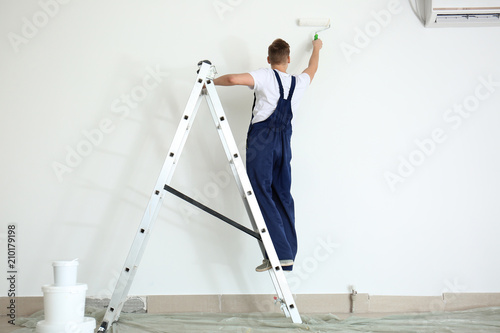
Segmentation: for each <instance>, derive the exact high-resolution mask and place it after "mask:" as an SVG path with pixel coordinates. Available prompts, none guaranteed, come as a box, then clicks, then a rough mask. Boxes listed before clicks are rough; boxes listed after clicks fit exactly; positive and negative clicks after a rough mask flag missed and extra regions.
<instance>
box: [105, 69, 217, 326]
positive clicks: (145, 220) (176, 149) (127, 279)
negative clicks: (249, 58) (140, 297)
mask: <svg viewBox="0 0 500 333" xmlns="http://www.w3.org/2000/svg"><path fill="white" fill-rule="evenodd" d="M202 69H203V70H200V72H199V75H198V78H197V81H196V83H195V84H194V87H193V89H192V91H191V95H190V97H189V100H188V103H187V104H186V107H185V110H184V114H183V117H182V119H181V121H180V123H179V126H178V128H177V131H176V133H175V136H174V139H173V141H172V144H171V146H170V149H169V152H168V155H167V157H166V159H165V162H164V164H163V166H162V169H161V172H160V175H159V176H158V179H157V182H156V185H155V187H154V190H153V193H152V194H151V198H150V200H149V203H148V206H147V208H146V210H145V212H144V215H143V217H142V220H141V223H140V225H139V228H138V231H137V233H136V236H135V238H134V240H133V243H132V246H131V248H130V251H129V254H128V256H127V259H126V260H125V264H124V267H123V269H122V271H121V273H120V276H119V278H118V281H117V283H116V287H115V290H114V291H113V295H112V297H111V301H110V303H109V306H108V308H107V310H106V313H105V315H104V319H103V324H104V323H106V327H109V325H110V324H112V323H113V322H115V321H117V320H118V317H119V316H120V313H121V310H122V308H123V305H124V304H125V301H126V299H127V296H128V292H129V290H130V287H131V285H132V282H133V279H134V277H135V273H136V271H137V268H138V266H139V263H140V261H141V259H142V255H143V253H144V251H145V248H146V245H147V242H148V240H149V236H150V234H151V230H152V228H153V226H154V222H155V220H156V218H157V216H158V213H159V210H160V208H161V204H162V201H163V198H164V196H165V193H166V190H165V189H164V186H165V184H169V183H170V181H171V179H172V176H173V173H174V171H175V167H176V165H177V162H178V160H179V157H180V155H181V152H182V149H183V147H184V144H185V142H186V139H187V137H188V134H189V132H190V130H191V127H192V124H193V122H194V119H195V116H196V113H197V110H198V108H199V105H200V103H201V94H200V93H201V90H202V88H203V85H204V82H205V81H204V79H203V78H204V77H205V76H206V73H207V72H208V69H209V68H202ZM101 327H102V325H101Z"/></svg>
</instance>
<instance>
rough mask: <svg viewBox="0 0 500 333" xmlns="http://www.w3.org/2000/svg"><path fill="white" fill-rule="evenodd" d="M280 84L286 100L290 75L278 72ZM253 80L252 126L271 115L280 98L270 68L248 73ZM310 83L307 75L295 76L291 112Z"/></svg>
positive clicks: (272, 71)
mask: <svg viewBox="0 0 500 333" xmlns="http://www.w3.org/2000/svg"><path fill="white" fill-rule="evenodd" d="M278 73H279V76H280V79H281V84H282V85H283V97H284V98H285V99H287V98H288V92H289V90H290V85H291V84H292V75H290V74H287V73H283V72H280V71H278ZM250 75H252V77H253V80H254V86H253V89H254V92H255V97H256V98H257V99H256V102H255V108H254V109H253V120H252V124H255V123H258V122H260V121H264V120H266V119H267V118H269V116H270V115H271V114H273V112H274V110H275V109H276V105H277V104H278V100H279V98H280V90H279V85H278V81H277V80H276V76H275V75H274V70H273V69H271V68H261V69H258V70H256V71H253V72H250ZM310 83H311V78H310V77H309V75H308V74H307V73H302V74H300V75H297V76H295V90H294V91H293V96H292V112H295V110H297V109H298V107H299V103H300V101H301V100H302V96H304V92H305V91H306V89H307V87H309V84H310Z"/></svg>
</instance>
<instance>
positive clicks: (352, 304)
mask: <svg viewBox="0 0 500 333" xmlns="http://www.w3.org/2000/svg"><path fill="white" fill-rule="evenodd" d="M294 296H295V302H296V303H297V307H298V309H299V311H300V313H303V314H308V313H310V314H313V313H332V314H349V313H354V314H383V313H412V312H442V311H459V310H468V309H474V308H483V307H494V306H500V293H444V294H442V295H441V296H378V295H369V294H357V295H354V296H352V295H350V294H297V295H294ZM14 301H15V303H14V304H15V313H16V317H19V316H29V315H31V314H33V313H35V312H37V311H40V310H43V297H42V296H35V297H16V298H14ZM108 303H109V299H95V298H87V306H92V307H97V308H105V307H106V306H107V305H108ZM11 304H12V299H11V298H9V297H0V309H1V311H0V315H2V316H5V315H8V314H9V311H10V309H9V306H10V305H11ZM123 312H147V313H155V314H161V313H185V312H208V313H252V312H266V313H280V312H281V310H280V307H279V304H275V303H274V295H270V294H269V295H152V296H142V297H130V298H129V299H128V300H127V302H126V303H125V306H124V308H123Z"/></svg>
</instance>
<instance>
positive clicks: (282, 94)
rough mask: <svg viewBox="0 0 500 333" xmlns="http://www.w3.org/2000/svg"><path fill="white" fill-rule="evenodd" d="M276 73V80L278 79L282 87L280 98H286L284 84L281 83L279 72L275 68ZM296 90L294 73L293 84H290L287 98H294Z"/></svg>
mask: <svg viewBox="0 0 500 333" xmlns="http://www.w3.org/2000/svg"><path fill="white" fill-rule="evenodd" d="M274 75H275V76H276V80H277V81H278V85H279V88H280V98H282V99H284V97H283V96H284V93H283V85H282V84H281V79H280V75H279V74H278V71H277V70H274ZM294 90H295V76H293V75H292V84H291V85H290V90H289V92H288V98H287V100H292V96H293V92H294Z"/></svg>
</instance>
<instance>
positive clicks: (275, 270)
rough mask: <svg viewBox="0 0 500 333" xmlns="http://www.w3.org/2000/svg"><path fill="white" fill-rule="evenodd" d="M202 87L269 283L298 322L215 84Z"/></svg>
mask: <svg viewBox="0 0 500 333" xmlns="http://www.w3.org/2000/svg"><path fill="white" fill-rule="evenodd" d="M206 89H207V91H208V95H207V97H208V98H209V99H210V102H209V103H208V104H209V107H210V110H211V112H212V115H213V118H214V121H215V125H216V127H217V129H218V132H219V135H220V138H221V141H222V144H223V146H224V149H225V151H226V154H227V155H228V159H229V160H230V163H231V164H232V165H234V169H235V171H236V173H237V176H238V177H236V179H239V181H240V182H241V188H240V192H241V194H242V196H243V198H244V199H246V200H247V202H248V205H249V207H250V210H251V214H250V215H252V216H253V218H254V221H255V224H256V225H257V228H258V232H259V233H260V235H261V238H262V243H263V245H264V248H265V249H266V253H267V256H268V258H269V260H270V262H271V266H272V269H271V271H272V272H271V274H274V275H275V278H276V281H275V280H274V279H273V284H274V285H275V289H276V292H277V294H278V296H280V298H282V299H283V300H284V301H285V303H286V307H287V309H288V311H289V312H290V315H291V317H292V321H293V322H294V323H301V322H302V320H301V318H300V315H299V313H298V309H297V306H296V304H295V301H294V299H293V295H292V293H291V292H290V289H289V287H288V283H287V281H286V278H285V275H284V273H283V269H282V267H281V265H280V262H279V259H278V255H277V254H276V250H275V248H274V244H273V242H272V240H271V237H270V235H269V232H268V230H267V226H266V224H265V221H264V217H263V216H262V212H261V211H260V207H259V205H258V202H257V198H256V197H255V195H254V192H253V188H252V185H251V183H250V180H249V178H248V175H247V173H246V169H245V166H244V165H243V161H242V159H241V156H240V154H239V152H238V147H237V145H236V142H235V140H234V136H233V135H232V132H231V128H230V127H229V123H228V121H227V117H226V115H225V114H224V110H223V108H222V104H221V102H220V99H219V97H218V95H217V91H216V90H215V86H214V84H213V83H209V84H207V86H206ZM276 287H277V288H276ZM281 296H283V297H281Z"/></svg>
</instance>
